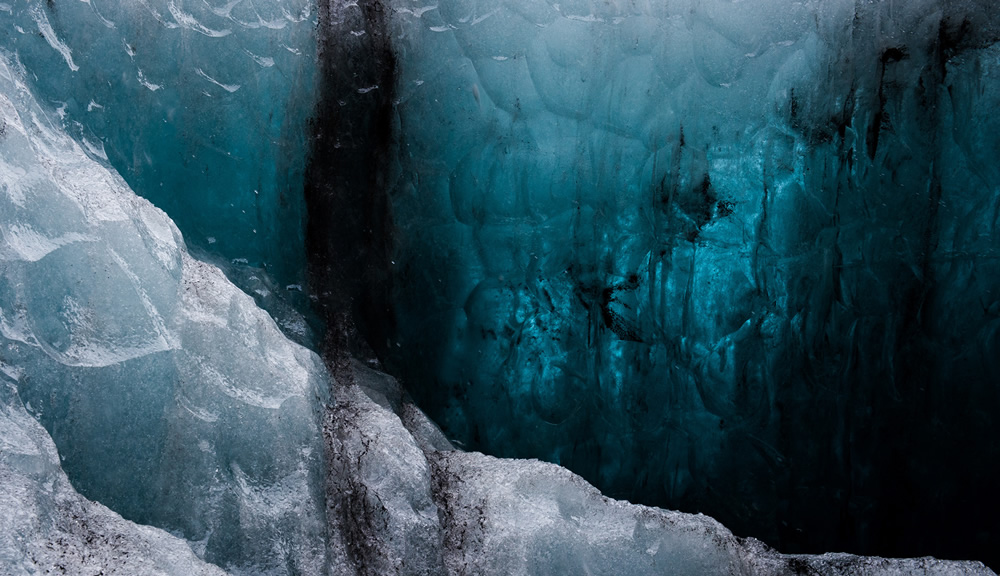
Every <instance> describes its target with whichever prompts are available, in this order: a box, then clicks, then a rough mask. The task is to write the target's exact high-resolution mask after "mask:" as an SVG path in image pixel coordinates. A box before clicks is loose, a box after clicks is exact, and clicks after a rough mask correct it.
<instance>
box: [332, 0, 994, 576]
mask: <svg viewBox="0 0 1000 576" xmlns="http://www.w3.org/2000/svg"><path fill="white" fill-rule="evenodd" d="M387 4H388V5H389V6H390V7H391V9H389V10H388V11H387V13H388V14H389V16H388V18H387V20H388V24H387V27H388V30H389V32H388V36H387V37H388V38H389V41H390V42H391V45H392V47H393V51H394V53H395V54H396V56H397V59H398V61H397V63H396V70H397V72H398V83H397V85H396V94H395V95H394V98H395V99H396V101H397V106H396V109H395V114H396V119H395V121H396V122H397V123H398V134H399V140H398V153H397V152H396V151H394V152H393V154H394V157H395V158H396V164H395V165H394V166H391V167H389V168H388V173H389V176H390V178H391V180H390V182H392V189H391V192H390V199H391V205H392V213H393V216H394V218H395V226H396V231H395V242H396V245H395V252H394V254H393V257H392V262H391V269H392V270H393V281H394V290H395V292H394V295H393V298H394V309H395V311H396V312H397V316H396V322H397V324H396V325H397V327H398V328H397V330H396V331H395V333H394V334H392V335H391V336H390V339H389V341H388V342H385V343H379V344H378V345H380V346H381V347H382V348H381V351H382V352H383V354H385V355H387V357H388V358H389V362H388V365H389V366H391V369H392V370H393V371H394V372H395V373H397V374H399V375H401V376H402V377H403V379H404V380H405V382H406V383H407V386H408V387H409V388H411V390H412V392H413V393H414V395H415V397H416V398H417V401H418V403H419V404H420V405H421V406H423V407H424V408H425V409H426V410H427V411H428V413H429V415H430V416H431V417H432V418H433V419H434V420H435V421H436V422H438V423H439V424H441V426H442V427H443V429H444V431H445V432H446V434H447V435H448V436H449V437H450V438H455V439H457V440H458V441H460V442H462V443H463V445H465V446H467V447H469V448H471V449H476V450H483V451H485V452H487V453H490V454H494V455H498V456H517V457H537V458H540V459H543V460H547V461H550V462H555V463H559V464H562V465H564V466H567V467H568V468H569V469H571V470H573V471H575V472H577V473H579V474H581V475H582V476H583V477H585V478H587V479H588V480H589V481H591V482H593V483H594V484H595V485H597V486H598V487H599V488H601V490H602V491H603V492H604V493H606V494H609V495H613V496H615V497H620V498H628V499H630V500H632V501H639V502H643V503H649V504H655V505H659V506H665V507H669V508H678V509H681V510H688V511H704V512H706V513H709V514H711V515H712V516H714V517H716V518H719V519H720V520H721V521H722V522H724V523H725V524H726V525H727V526H729V527H730V528H732V529H734V530H736V531H737V532H738V533H743V534H753V535H755V536H758V537H760V538H762V539H764V540H765V541H767V542H769V543H771V544H774V545H777V546H778V547H779V548H782V549H784V550H801V551H820V550H828V549H831V548H833V549H849V550H852V551H859V552H860V551H867V552H872V553H875V552H877V553H882V554H892V555H913V554H923V553H937V554H950V555H956V556H958V557H969V556H971V557H976V558H982V559H984V560H986V559H988V561H989V562H993V563H996V562H998V561H1000V557H998V556H997V551H998V550H1000V529H998V521H997V516H996V511H997V510H998V509H1000V492H998V491H997V490H996V489H995V478H997V474H998V472H1000V468H998V467H1000V445H998V444H997V443H996V442H995V438H997V436H998V434H1000V388H998V386H997V382H1000V338H998V337H997V335H998V334H1000V314H998V313H1000V300H998V294H997V291H996V286H997V285H998V282H1000V267H998V263H1000V259H998V258H997V256H998V252H997V242H996V238H997V225H998V214H1000V195H998V193H997V191H998V190H1000V171H998V169H997V162H996V156H997V152H998V151H1000V140H998V137H997V135H998V134H1000V129H998V125H997V117H996V115H995V114H994V111H995V109H996V105H997V103H998V102H1000V83H998V82H997V78H998V76H997V74H998V73H1000V68H998V62H1000V43H997V39H998V38H1000V27H998V17H997V14H998V12H997V11H996V10H995V9H994V7H993V4H992V3H991V2H987V1H948V2H939V1H933V0H926V1H917V2H906V3H901V2H891V1H884V2H854V1H839V0H835V1H792V0H759V1H743V2H739V1H729V0H681V1H672V2H642V1H639V2H634V1H607V2H591V1H589V0H579V1H578V0H567V1H559V2H555V1H551V2H550V1H546V0H538V1H527V0H511V1H501V2H484V1H479V0H440V1H438V2H424V1H422V0H391V1H389V2H387ZM337 34H341V35H343V34H344V32H343V31H337V32H335V33H334V36H336V35H337ZM345 42H347V40H345ZM355 88H357V89H358V90H360V89H362V88H364V87H363V86H361V85H360V84H359V85H358V86H356V87H355Z"/></svg>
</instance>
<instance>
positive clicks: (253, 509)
mask: <svg viewBox="0 0 1000 576" xmlns="http://www.w3.org/2000/svg"><path fill="white" fill-rule="evenodd" d="M26 77H27V74H26V72H25V71H23V70H21V69H19V67H18V66H17V64H15V63H12V61H11V60H8V59H6V58H3V59H0V366H3V367H4V368H5V370H6V369H7V368H8V367H9V368H10V369H11V370H14V371H16V373H17V374H18V375H19V376H18V377H17V378H15V380H16V381H17V393H18V395H19V397H20V399H21V400H23V402H24V405H25V407H26V408H27V409H28V410H29V412H30V413H31V414H33V415H34V416H35V417H36V418H37V419H38V420H39V422H41V423H42V425H44V426H45V427H46V429H47V430H48V432H49V434H51V436H52V440H53V441H54V442H55V445H56V446H57V447H58V448H59V453H60V456H61V459H62V467H63V469H64V470H65V471H66V472H67V474H68V475H69V477H70V478H71V479H72V481H73V484H74V486H75V487H76V489H77V490H79V492H80V493H81V494H82V495H83V496H85V497H87V498H89V499H91V500H97V501H99V502H101V503H102V504H104V505H106V506H108V507H109V508H111V509H113V510H114V511H116V512H118V513H119V514H121V515H122V516H124V517H125V518H127V519H129V520H132V521H135V522H138V523H141V524H150V525H153V526H157V527H160V528H163V529H166V530H168V531H170V532H172V533H174V534H177V535H180V536H182V537H184V538H186V539H187V540H188V541H190V542H191V543H192V547H193V548H194V549H195V552H197V553H198V555H199V556H201V557H202V558H204V559H205V560H207V561H210V562H213V563H216V564H219V565H220V566H223V567H225V568H231V569H232V570H233V571H234V572H236V573H240V572H246V573H254V574H288V573H294V574H303V573H309V574H319V573H321V572H322V570H323V568H324V566H325V562H326V552H325V546H324V542H325V534H326V527H325V523H324V517H323V494H322V478H323V474H324V470H325V467H324V464H323V443H322V436H321V433H320V415H321V413H322V406H323V398H325V394H326V393H327V391H328V383H327V380H326V372H325V370H324V368H323V365H322V362H321V361H320V359H319V358H318V356H316V355H315V354H314V353H312V352H310V351H308V350H307V349H305V348H303V347H301V346H299V345H297V344H294V343H292V342H291V341H289V340H288V339H287V338H286V337H285V336H284V335H283V334H282V333H281V332H280V331H279V329H278V327H277V326H276V324H275V323H274V321H273V320H272V319H271V318H270V317H269V316H268V315H267V313H265V312H264V311H263V310H261V309H259V308H258V307H257V306H256V305H255V304H254V301H253V300H252V299H251V298H250V297H249V296H247V295H246V294H244V293H243V292H242V291H240V290H239V289H238V288H236V287H235V286H234V285H233V284H231V283H230V282H229V281H228V280H227V279H226V278H225V276H223V274H222V272H221V271H220V270H219V269H218V268H215V267H214V266H211V265H208V264H205V263H203V262H200V261H198V260H195V259H194V258H192V257H191V256H190V255H189V254H188V252H187V250H186V248H185V244H184V241H183V239H182V236H181V234H180V232H179V231H178V230H177V228H176V226H174V224H173V222H172V221H171V220H170V219H169V218H168V217H167V216H166V215H165V214H164V213H163V212H162V211H160V210H159V209H157V208H155V207H154V206H153V205H152V204H150V202H149V201H147V200H145V199H142V198H140V197H138V196H136V195H135V194H134V193H133V192H132V191H131V190H130V189H129V188H128V186H127V185H126V184H125V182H124V181H123V180H122V179H121V177H120V176H118V175H117V174H116V173H115V172H113V171H112V170H110V169H109V167H108V166H107V165H106V164H103V163H101V162H98V161H95V160H94V159H92V158H91V157H89V156H88V155H87V154H86V153H85V152H84V150H83V149H82V147H81V145H80V144H78V143H77V142H76V141H74V140H72V139H71V138H70V137H69V136H68V135H66V133H65V132H64V131H63V130H62V129H61V127H60V124H59V119H58V117H57V116H55V115H54V114H53V113H52V111H51V110H46V109H45V107H43V106H41V105H39V104H38V103H37V102H36V101H35V99H34V98H33V96H32V94H31V92H30V91H29V88H28V85H27V84H26V83H25V78H26ZM4 436H6V434H4Z"/></svg>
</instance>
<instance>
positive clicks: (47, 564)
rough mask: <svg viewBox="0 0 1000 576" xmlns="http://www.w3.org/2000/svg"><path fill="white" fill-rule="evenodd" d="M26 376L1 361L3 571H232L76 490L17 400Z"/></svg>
mask: <svg viewBox="0 0 1000 576" xmlns="http://www.w3.org/2000/svg"><path fill="white" fill-rule="evenodd" d="M23 376H24V374H23V372H21V371H19V370H17V369H15V368H14V367H12V366H10V365H7V364H0V574H3V575H4V576H22V575H24V576H27V575H29V574H74V575H79V576H96V575H98V574H104V575H107V576H111V575H121V576H133V575H136V574H148V575H150V576H225V572H223V571H222V570H220V569H219V568H218V567H216V566H212V565H210V564H206V563H204V562H203V561H202V560H200V559H199V558H198V557H197V556H195V554H194V552H192V551H191V547H190V545H189V544H188V543H187V542H185V541H184V540H182V539H180V538H178V537H176V536H172V535H170V534H167V533H166V532H164V531H163V530H159V529H156V528H150V527H148V526H139V525H136V524H133V523H132V522H129V521H128V520H124V519H122V517H121V516H119V515H118V514H115V513H114V512H112V511H111V510H108V509H107V508H106V507H105V506H102V505H100V504H97V503H94V502H90V501H89V500H87V499H85V498H83V497H82V496H80V495H79V494H77V492H76V491H75V490H74V489H73V487H72V486H71V485H70V482H69V479H68V478H66V474H65V473H63V471H62V469H61V468H60V467H59V456H58V454H57V453H56V447H55V444H53V443H52V439H51V438H50V437H49V435H48V433H47V432H46V431H45V429H44V428H42V426H41V425H40V424H39V423H38V422H37V421H36V420H35V419H34V418H32V417H31V416H30V415H29V414H28V413H27V412H26V411H25V410H24V406H23V405H22V404H21V402H20V400H19V399H18V397H17V392H16V390H15V388H14V384H15V383H16V381H17V379H19V378H20V377H23Z"/></svg>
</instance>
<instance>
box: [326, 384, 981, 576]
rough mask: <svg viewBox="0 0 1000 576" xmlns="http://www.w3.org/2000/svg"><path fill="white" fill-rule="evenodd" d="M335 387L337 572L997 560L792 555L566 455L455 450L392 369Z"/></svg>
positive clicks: (800, 570) (884, 574) (965, 568)
mask: <svg viewBox="0 0 1000 576" xmlns="http://www.w3.org/2000/svg"><path fill="white" fill-rule="evenodd" d="M336 389H337V398H338V403H337V407H336V409H335V410H334V411H333V412H332V413H331V415H330V417H329V419H328V420H327V431H328V434H327V441H328V447H329V448H328V449H329V450H330V455H331V460H332V462H333V467H334V469H335V470H336V471H337V472H336V473H335V474H334V475H333V476H334V477H335V478H339V480H338V482H337V483H335V484H331V485H328V497H329V498H330V502H331V508H330V510H331V525H332V526H337V533H339V535H340V538H341V540H340V541H339V542H338V543H337V544H336V545H335V547H337V548H338V550H339V552H338V555H342V556H340V557H347V558H348V561H347V562H345V563H343V564H341V565H340V570H341V571H340V572H337V573H344V574H350V573H356V574H361V575H368V574H372V575H375V574H379V575H386V574H451V575H455V576H459V575H473V574H474V575H477V576H478V575H494V574H495V575H497V576H501V575H503V576H519V575H542V574H593V575H596V574H607V575H612V574H617V575H621V574H628V575H630V576H642V575H647V574H648V575H651V576H652V575H654V574H673V575H692V576H695V575H698V576H707V575H715V574H718V575H727V576H729V575H732V576H736V575H744V576H751V575H760V576H765V575H767V576H792V575H800V574H811V575H814V576H827V575H829V576H835V575H836V576H839V575H845V576H846V575H848V574H851V575H864V576H896V575H898V576H903V575H908V574H913V575H917V574H920V575H927V576H929V575H932V574H940V575H954V576H958V575H969V576H973V575H982V576H989V575H992V574H993V572H991V571H990V570H988V569H987V568H985V567H984V566H983V565H982V564H981V563H979V562H946V561H941V560H935V559H933V558H921V559H914V560H889V559H883V558H863V557H858V556H851V555H849V554H827V555H824V556H786V555H781V554H778V553H777V552H775V551H774V550H772V549H770V548H768V547H767V546H765V545H764V544H762V543H761V542H759V541H757V540H754V539H752V538H748V539H742V538H736V537H734V536H733V534H732V533H731V532H730V531H729V530H727V529H726V528H725V527H723V526H722V525H721V524H719V523H718V522H716V521H715V520H713V519H711V518H709V517H707V516H703V515H701V514H697V515H694V514H682V513H679V512H669V511H665V510H659V509H655V508H649V507H646V506H638V505H634V504H629V503H627V502H622V501H618V500H613V499H610V498H607V497H605V496H603V495H601V493H600V492H598V490H597V489H596V488H594V487H593V486H591V485H589V484H587V483H586V482H585V481H584V480H583V479H582V478H580V477H579V476H577V475H575V474H573V473H572V472H570V471H568V470H566V469H565V468H561V467H559V466H556V465H554V464H549V463H544V462H539V461H537V460H505V459H498V458H494V457H491V456H485V455H483V454H477V453H467V452H461V451H456V450H454V449H453V448H452V447H451V446H450V445H449V444H448V442H447V440H445V439H444V438H443V437H442V436H441V433H440V431H439V430H438V429H437V427H436V426H434V425H433V424H432V423H431V422H430V421H428V420H427V419H426V417H425V416H423V414H422V413H420V411H419V410H417V409H416V408H415V407H414V406H413V404H412V401H411V399H410V398H409V397H408V396H407V395H406V394H405V393H404V392H403V391H402V390H401V389H400V388H399V386H398V384H396V383H395V381H394V380H392V379H391V378H389V377H387V376H385V375H384V374H381V373H378V372H375V371H373V370H370V369H367V368H365V367H362V366H360V365H355V366H354V368H353V377H352V383H351V384H347V385H341V386H338V387H337V388H336ZM350 566H353V567H354V568H355V570H356V571H355V572H351V571H350V570H349V568H348V567H350Z"/></svg>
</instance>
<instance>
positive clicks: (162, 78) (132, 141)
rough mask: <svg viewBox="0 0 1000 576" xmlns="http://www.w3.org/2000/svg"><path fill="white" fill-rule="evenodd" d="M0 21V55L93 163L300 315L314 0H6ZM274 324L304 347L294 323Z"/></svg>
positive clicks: (268, 297) (257, 289)
mask: <svg viewBox="0 0 1000 576" xmlns="http://www.w3.org/2000/svg"><path fill="white" fill-rule="evenodd" d="M0 22H2V23H3V25H2V26H0V46H3V47H4V48H6V49H7V50H9V51H11V52H13V53H14V54H16V58H17V59H18V60H19V61H20V62H22V63H23V64H24V66H25V67H26V68H27V69H28V70H30V71H31V76H32V78H31V79H32V86H33V89H34V90H35V92H36V93H37V94H38V95H39V97H40V98H41V99H42V100H43V101H44V102H46V103H47V104H48V105H51V106H53V107H55V108H56V109H57V111H58V114H59V116H60V119H61V121H62V124H63V125H64V127H66V129H67V131H69V132H70V134H72V135H73V136H74V137H75V138H77V140H78V141H79V142H80V144H81V145H82V146H83V148H84V150H85V151H86V152H87V153H88V154H89V155H91V156H92V157H95V158H98V159H102V160H107V161H108V162H110V164H111V165H112V166H114V168H115V169H116V170H117V171H118V172H119V173H120V174H121V175H122V177H123V178H124V179H125V181H126V182H128V183H129V185H130V186H131V187H132V189H133V190H135V191H136V192H138V193H139V194H140V195H141V196H143V197H145V198H148V199H149V200H151V201H152V202H153V203H154V204H155V205H156V206H157V207H159V208H161V209H163V210H164V211H166V212H167V213H168V214H170V215H171V218H172V219H173V220H174V221H175V222H176V223H177V225H178V227H179V228H180V229H181V230H182V231H183V232H184V234H185V238H186V240H187V243H188V244H189V245H190V246H191V247H193V248H197V249H199V250H200V251H205V252H207V253H211V254H214V255H218V256H219V257H221V258H222V259H224V260H226V261H230V262H233V264H234V265H233V266H232V267H233V268H234V269H235V270H234V274H232V276H233V279H234V280H237V281H239V283H240V285H241V287H244V288H246V289H247V292H248V293H250V294H251V295H252V296H254V297H255V298H257V299H258V301H259V302H260V303H262V304H265V305H267V307H268V309H269V310H270V311H272V312H274V311H281V310H283V307H287V306H289V305H290V306H291V307H293V308H295V309H297V310H298V311H299V312H300V313H306V314H307V315H308V299H307V298H306V295H304V294H303V293H301V291H296V290H286V289H285V288H286V286H293V285H294V286H300V287H301V286H307V285H308V284H307V282H306V276H305V274H306V262H305V247H304V244H303V243H304V235H303V234H304V232H303V231H304V228H303V227H304V220H305V212H304V203H303V198H302V186H303V177H304V169H305V164H306V158H307V156H308V154H307V152H308V142H309V136H310V131H309V127H308V120H309V116H310V114H311V113H312V109H313V100H314V98H315V90H314V70H315V68H316V67H315V58H316V34H315V31H316V19H315V7H314V6H313V2H312V1H311V0H288V1H266V2H265V1H260V0H258V1H255V2H248V1H244V2H228V1H227V2H223V1H215V0H213V1H210V2H203V1H200V0H199V1H184V0H170V1H165V0H149V1H141V2H118V1H108V0H88V1H87V2H52V1H49V2H46V1H44V0H15V1H14V2H5V3H4V4H3V5H2V7H0ZM279 296H280V298H279ZM286 319H287V321H286ZM279 320H280V321H282V323H283V324H287V326H285V325H283V328H286V329H287V330H288V331H289V332H290V333H292V334H296V335H300V336H301V337H300V340H302V341H307V340H308V337H307V335H306V334H305V332H304V330H303V326H302V322H301V320H296V319H295V315H294V314H282V315H281V316H279Z"/></svg>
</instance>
